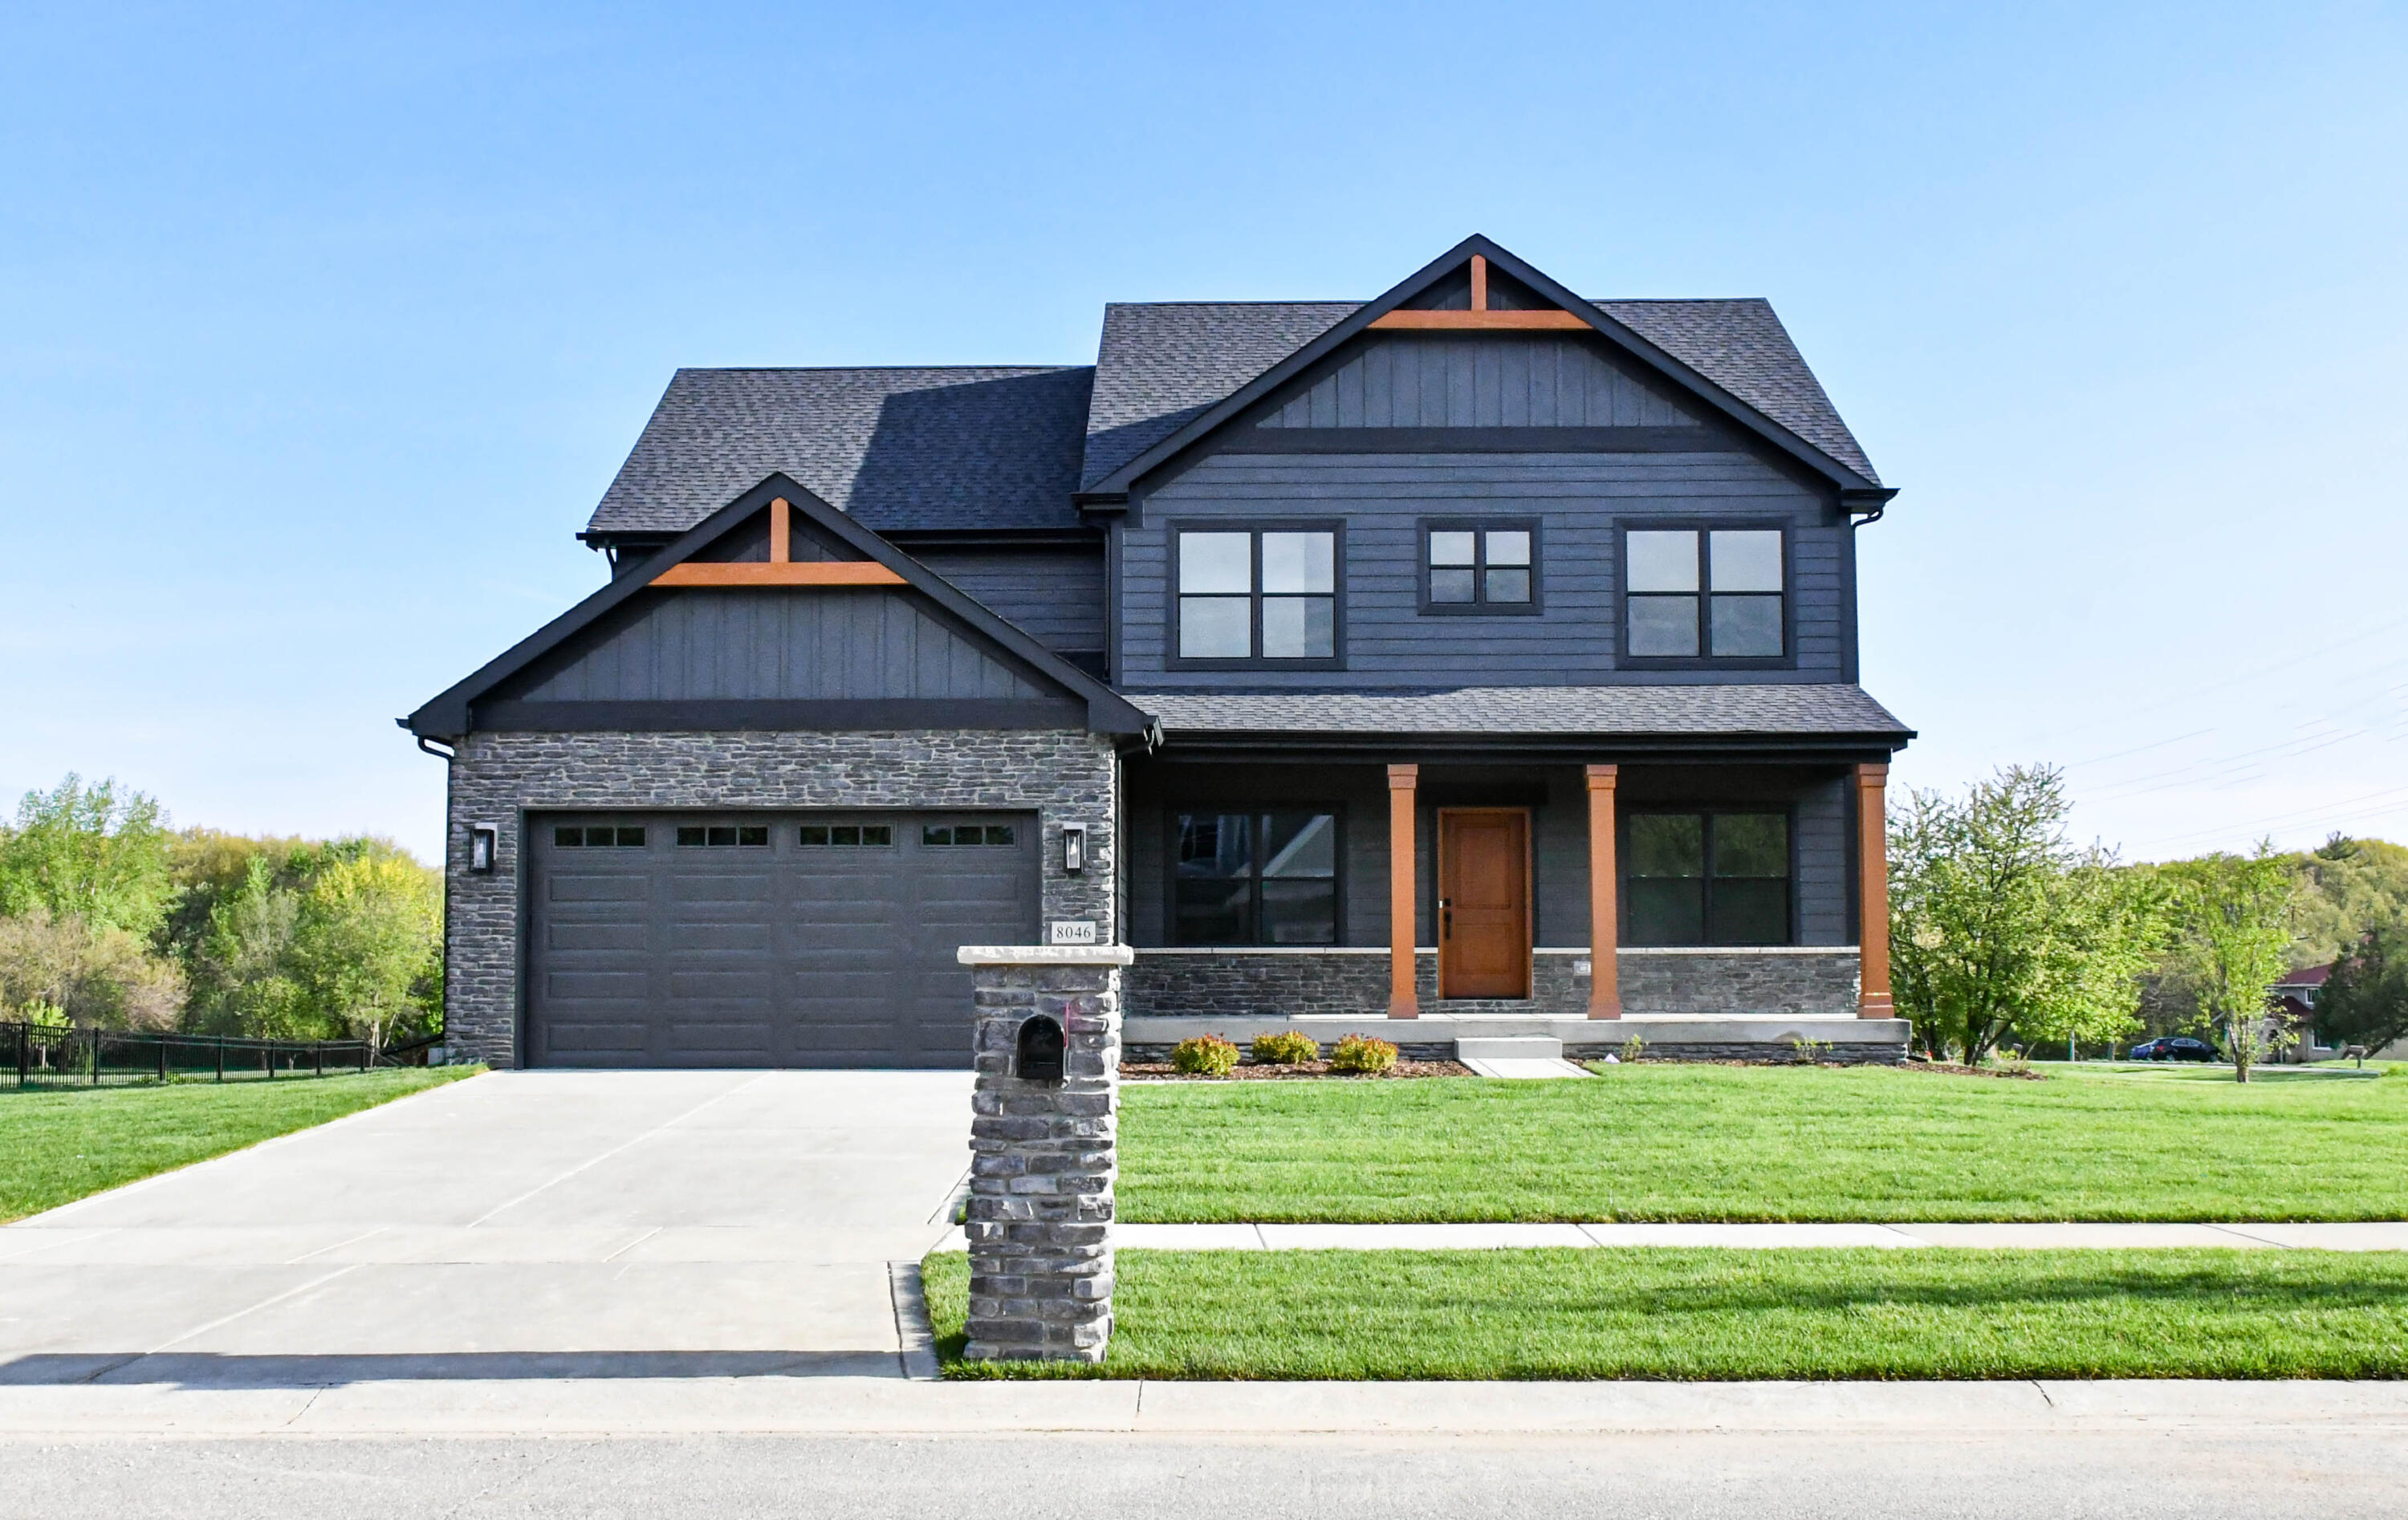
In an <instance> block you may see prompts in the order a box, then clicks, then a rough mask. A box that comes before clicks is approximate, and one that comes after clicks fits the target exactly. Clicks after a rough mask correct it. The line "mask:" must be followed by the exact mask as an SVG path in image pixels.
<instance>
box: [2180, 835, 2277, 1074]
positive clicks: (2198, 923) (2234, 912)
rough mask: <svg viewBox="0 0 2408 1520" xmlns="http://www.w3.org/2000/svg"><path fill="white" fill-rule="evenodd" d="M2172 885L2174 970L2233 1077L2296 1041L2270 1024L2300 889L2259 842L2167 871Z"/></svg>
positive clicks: (2269, 846) (2266, 844) (2271, 851)
mask: <svg viewBox="0 0 2408 1520" xmlns="http://www.w3.org/2000/svg"><path fill="white" fill-rule="evenodd" d="M2165 870H2166V873H2167V875H2168V876H2169V877H2170V879H2171V882H2172V883H2173V888H2174V905H2175V914H2174V917H2175V935H2174V945H2173V955H2172V963H2173V966H2174V968H2176V972H2177V975H2178V976H2179V977H2180V978H2181V980H2182V981H2183V982H2185V983H2186V984H2187V985H2188V986H2189V987H2190V989H2191V990H2192V992H2193V993H2194V994H2195V996H2196V997H2198V999H2199V1010H2200V1015H2201V1016H2202V1017H2204V1018H2205V1019H2206V1020H2207V1022H2208V1023H2209V1024H2211V1025H2214V1027H2215V1028H2216V1029H2217V1030H2218V1031H2219V1032H2220V1033H2221V1034H2222V1035H2223V1037H2224V1042H2225V1045H2224V1049H2225V1055H2226V1057H2227V1058H2228V1059H2229V1060H2230V1061H2231V1062H2232V1072H2233V1076H2234V1077H2235V1078H2236V1079H2237V1080H2239V1081H2242V1082H2247V1081H2248V1080H2249V1071H2250V1068H2252V1067H2254V1066H2256V1065H2257V1063H2258V1062H2259V1061H2261V1060H2263V1059H2265V1058H2266V1057H2267V1056H2269V1055H2271V1054H2273V1053H2274V1052H2275V1051H2278V1050H2280V1049H2282V1048H2284V1047H2285V1046H2286V1045H2289V1044H2291V1043H2293V1042H2295V1041H2296V1040H2298V1038H2299V1037H2298V1035H2297V1034H2296V1033H2294V1032H2293V1031H2292V1030H2290V1029H2289V1028H2287V1027H2286V1026H2284V1025H2281V1024H2280V1023H2279V1022H2274V1021H2270V1020H2269V1018H2268V1013H2269V1011H2271V1010H2272V1007H2273V995H2272V992H2271V991H2270V990H2269V989H2270V988H2272V986H2273V984H2274V983H2275V982H2279V981H2281V980H2282V977H2283V973H2284V972H2285V971H2286V970H2287V969H2288V968H2289V961H2290V949H2291V939H2292V933H2293V925H2292V921H2293V916H2294V911H2295V904H2296V899H2297V895H2298V889H2297V886H2296V884H2295V882H2294V880H2293V877H2292V873H2291V870H2290V868H2289V863H2288V862H2287V861H2286V860H2285V859H2284V858H2283V857H2282V856H2280V855H2277V854H2276V853H2274V848H2273V846H2272V843H2270V842H2266V841H2262V840H2261V841H2260V842H2259V843H2258V846H2257V853H2254V854H2248V855H2233V854H2223V853H2217V854H2213V855H2208V856H2205V857H2203V858H2201V859H2199V860H2187V861H2184V862H2182V863H2180V864H2179V865H2176V866H2171V867H2168V868H2165Z"/></svg>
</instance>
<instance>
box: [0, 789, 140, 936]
mask: <svg viewBox="0 0 2408 1520" xmlns="http://www.w3.org/2000/svg"><path fill="white" fill-rule="evenodd" d="M174 896H175V886H174V884H173V882H170V881H169V879H168V874H167V831H166V828H165V825H164V823H163V822H162V821H161V818H160V813H159V804H158V803H156V802H154V801H152V800H151V799H150V797H148V796H143V795H142V794H141V793H139V792H128V793H126V794H125V795H124V796H122V797H121V796H118V793H117V782H115V781H114V780H109V781H105V782H101V783H100V784H99V785H97V786H86V785H84V784H83V782H82V779H81V778H80V777H78V776H77V775H75V774H74V773H73V772H69V773H68V775H67V778H66V780H65V781H64V782H60V783H59V787H58V790H57V791H55V792H50V793H42V792H28V793H26V794H25V797H24V800H23V801H22V802H20V803H19V804H18V805H17V823H16V826H15V827H13V828H7V829H0V915H7V916H9V917H18V916H22V915H24V914H26V913H28V912H30V911H32V910H34V909H36V908H39V909H41V910H43V911H45V912H46V913H48V914H49V916H50V917H51V918H53V919H61V920H65V919H74V920H77V921H79V922H81V923H83V924H86V925H91V926H92V927H93V928H94V929H123V930H125V931H126V932H127V933H129V934H133V935H136V936H139V937H141V938H144V939H148V938H149V937H150V935H151V933H152V932H153V931H155V930H156V929H157V928H158V927H159V924H160V921H161V919H163V918H164V917H165V915H166V911H167V906H168V904H169V902H170V901H172V900H173V898H174Z"/></svg>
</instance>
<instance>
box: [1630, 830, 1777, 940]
mask: <svg viewBox="0 0 2408 1520" xmlns="http://www.w3.org/2000/svg"><path fill="white" fill-rule="evenodd" d="M1628 859H1629V866H1628V868H1627V872H1628V883H1627V885H1628V897H1629V902H1630V929H1629V939H1628V940H1627V942H1628V943H1630V944H1633V945H1785V944H1787V943H1789V939H1790V936H1789V817H1788V815H1787V814H1786V813H1778V812H1719V811H1716V812H1638V813H1633V814H1631V816H1630V838H1629V843H1628Z"/></svg>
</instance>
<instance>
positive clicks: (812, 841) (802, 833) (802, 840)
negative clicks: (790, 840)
mask: <svg viewBox="0 0 2408 1520" xmlns="http://www.w3.org/2000/svg"><path fill="white" fill-rule="evenodd" d="M795 842H796V843H797V844H805V845H824V844H826V843H827V842H828V826H827V825H825V824H805V825H803V826H802V828H801V829H800V830H799V831H798V832H797V833H796V838H795Z"/></svg>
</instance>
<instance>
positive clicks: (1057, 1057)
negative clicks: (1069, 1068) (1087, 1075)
mask: <svg viewBox="0 0 2408 1520" xmlns="http://www.w3.org/2000/svg"><path fill="white" fill-rule="evenodd" d="M1062 1046H1063V1040H1062V1026H1061V1025H1058V1024H1056V1023H1054V1021H1053V1020H1052V1019H1049V1018H1047V1017H1046V1016H1045V1015H1043V1014H1042V1013H1040V1014H1039V1015H1038V1016H1037V1017H1035V1018H1033V1019H1029V1020H1027V1021H1025V1022H1024V1023H1023V1024H1022V1025H1021V1026H1020V1039H1019V1040H1018V1041H1017V1048H1016V1049H1015V1050H1014V1051H1013V1052H1012V1062H1011V1074H1012V1075H1013V1076H1015V1077H1018V1078H1019V1079H1020V1080H1021V1081H1023V1082H1060V1081H1061V1080H1062Z"/></svg>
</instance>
